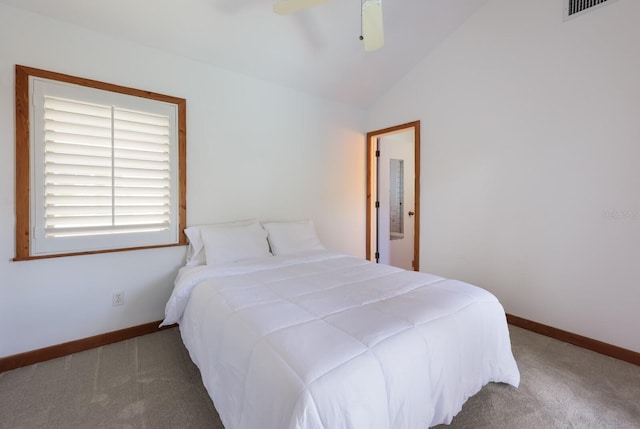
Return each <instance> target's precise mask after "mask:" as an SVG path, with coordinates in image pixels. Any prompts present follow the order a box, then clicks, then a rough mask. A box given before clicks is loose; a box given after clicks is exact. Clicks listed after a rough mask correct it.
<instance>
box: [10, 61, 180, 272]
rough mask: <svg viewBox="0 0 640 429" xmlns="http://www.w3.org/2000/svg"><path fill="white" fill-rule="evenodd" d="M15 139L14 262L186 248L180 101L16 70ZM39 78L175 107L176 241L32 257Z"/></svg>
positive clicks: (63, 76)
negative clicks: (34, 101)
mask: <svg viewBox="0 0 640 429" xmlns="http://www.w3.org/2000/svg"><path fill="white" fill-rule="evenodd" d="M15 74H16V76H15V79H16V80H15V91H16V92H15V120H16V128H15V133H16V134H15V139H16V153H15V161H16V178H15V180H16V194H15V208H16V243H15V244H16V257H15V258H14V259H13V260H14V261H23V260H31V259H42V258H53V257H62V256H72V255H86V254H95V253H109V252H120V251H125V250H139V249H149V248H160V247H172V246H183V245H186V244H187V238H186V235H185V233H184V229H185V228H186V219H187V205H186V185H187V161H186V158H187V157H186V154H187V128H186V122H187V101H186V100H185V99H183V98H178V97H172V96H168V95H163V94H158V93H154V92H150V91H144V90H140V89H134V88H128V87H124V86H120V85H114V84H110V83H105V82H100V81H96V80H91V79H85V78H80V77H76V76H70V75H66V74H62V73H56V72H51V71H47V70H41V69H36V68H32V67H27V66H22V65H16V66H15ZM32 76H33V77H39V78H44V79H49V80H53V81H59V82H64V83H70V84H75V85H80V86H86V87H89V88H96V89H101V90H104V91H110V92H115V93H120V94H126V95H131V96H136V97H141V98H148V99H151V100H156V101H162V102H166V103H171V104H175V105H176V106H177V107H178V130H177V131H178V188H179V189H178V213H177V215H178V241H177V243H168V244H160V245H152V246H140V247H127V248H113V249H104V250H102V249H101V250H88V251H80V252H73V253H56V254H47V255H32V254H31V220H30V219H31V170H30V168H31V165H30V160H31V135H30V129H31V127H30V120H29V114H30V103H29V78H30V77H32Z"/></svg>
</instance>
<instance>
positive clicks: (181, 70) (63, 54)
mask: <svg viewBox="0 0 640 429" xmlns="http://www.w3.org/2000/svg"><path fill="white" fill-rule="evenodd" d="M0 41H1V42H0V357H2V356H8V355H13V354H17V353H21V352H24V351H29V350H34V349H38V348H41V347H45V346H49V345H54V344H59V343H62V342H66V341H72V340H76V339H80V338H85V337H88V336H92V335H96V334H100V333H104V332H109V331H113V330H117V329H122V328H126V327H130V326H135V325H139V324H143V323H147V322H152V321H155V320H159V319H161V318H162V317H163V310H164V303H165V301H166V299H167V298H168V296H169V294H170V291H171V288H172V283H173V279H174V276H175V273H176V271H177V269H178V267H179V266H180V265H181V264H182V263H183V260H184V256H185V252H186V248H185V247H178V248H168V249H155V250H144V251H133V252H120V253H111V254H103V255H88V256H76V257H66V258H53V259H48V260H37V261H25V262H11V259H12V258H13V257H14V256H15V255H14V247H15V237H14V236H15V213H14V211H15V208H14V193H15V191H14V189H15V181H14V176H15V171H14V169H15V167H14V154H15V151H14V113H13V109H14V101H13V98H14V97H13V96H14V65H15V64H22V65H27V66H31V67H37V68H42V69H47V70H52V71H57V72H62V73H67V74H72V75H75V76H81V77H86V78H91V79H96V80H101V81H106V82H109V83H115V84H119V85H125V86H131V87H136V88H140V89H146V90H150V91H155V92H159V93H165V94H168V95H173V96H178V97H183V98H186V99H187V127H188V131H187V164H188V177H187V182H188V192H187V218H188V219H187V221H188V224H189V225H192V224H196V223H205V222H213V221H226V220H235V219H246V218H258V219H262V220H284V219H296V218H313V219H314V220H315V223H316V227H317V229H318V232H319V235H320V238H321V240H322V241H323V242H324V243H325V245H327V247H330V248H333V249H335V250H338V251H343V252H347V253H351V254H354V255H357V256H364V242H365V237H364V227H365V226H364V217H365V215H364V209H365V173H364V168H365V166H364V161H365V145H364V136H363V134H362V131H363V124H364V122H363V121H364V112H363V111H360V110H357V109H352V108H349V107H345V106H343V105H339V104H335V103H330V102H328V101H324V100H321V99H318V98H313V97H309V96H306V95H303V94H300V93H297V92H294V91H291V90H288V89H285V88H283V87H280V86H277V85H272V84H269V83H266V82H262V81H259V80H254V79H251V78H248V77H245V76H242V75H238V74H235V73H232V72H228V71H225V70H221V69H219V68H215V67H211V66H207V65H204V64H202V63H197V62H193V61H189V60H186V59H183V58H179V57H175V56H171V55H168V54H164V53H161V52H158V51H156V50H153V49H149V48H146V47H143V46H139V45H134V44H130V43H127V42H124V41H121V40H116V39H113V38H110V37H106V36H101V35H99V34H96V33H93V32H90V31H87V30H85V29H81V28H78V27H73V26H70V25H68V24H63V23H60V22H56V21H53V20H50V19H48V18H44V17H42V16H39V15H35V14H31V13H27V12H24V11H21V10H17V9H13V8H10V7H7V6H4V5H0ZM119 290H123V291H124V292H125V305H124V306H123V307H112V306H111V295H112V293H113V292H114V291H119Z"/></svg>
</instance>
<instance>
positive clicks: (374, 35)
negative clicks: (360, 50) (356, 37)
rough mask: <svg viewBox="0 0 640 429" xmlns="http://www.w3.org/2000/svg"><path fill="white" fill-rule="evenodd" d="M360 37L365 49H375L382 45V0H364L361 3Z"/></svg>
mask: <svg viewBox="0 0 640 429" xmlns="http://www.w3.org/2000/svg"><path fill="white" fill-rule="evenodd" d="M362 37H363V39H364V50H365V51H375V50H376V49H380V48H382V47H383V46H384V30H383V27H382V0H364V2H363V3H362Z"/></svg>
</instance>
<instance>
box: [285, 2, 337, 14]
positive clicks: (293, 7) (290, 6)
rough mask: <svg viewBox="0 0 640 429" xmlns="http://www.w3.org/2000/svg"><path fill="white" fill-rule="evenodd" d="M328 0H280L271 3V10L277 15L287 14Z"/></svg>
mask: <svg viewBox="0 0 640 429" xmlns="http://www.w3.org/2000/svg"><path fill="white" fill-rule="evenodd" d="M328 1H330V0H282V1H279V2H277V3H274V4H273V11H274V12H275V13H277V14H278V15H289V14H290V13H294V12H297V11H299V10H302V9H306V8H308V7H312V6H316V5H319V4H322V3H326V2H328Z"/></svg>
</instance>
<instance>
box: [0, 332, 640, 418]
mask: <svg viewBox="0 0 640 429" xmlns="http://www.w3.org/2000/svg"><path fill="white" fill-rule="evenodd" d="M509 328H510V332H511V340H512V346H513V352H514V355H515V357H516V361H517V362H518V366H519V368H520V372H521V375H522V381H521V384H520V387H519V388H518V389H515V388H513V387H511V386H508V385H504V384H496V383H490V384H488V385H487V386H485V387H484V388H483V389H482V390H481V391H480V392H479V393H478V394H477V395H475V396H473V397H472V398H470V399H469V400H468V401H467V403H466V404H465V405H464V407H463V408H462V411H461V412H460V413H459V414H458V415H457V416H456V417H455V418H454V419H453V422H452V423H451V425H448V426H447V425H440V426H436V428H438V429H445V428H448V429H457V428H465V429H513V428H516V429H533V428H535V429H538V428H545V429H546V428H576V429H577V428H585V429H601V428H611V429H613V428H615V429H627V428H628V429H640V367H638V366H636V365H633V364H630V363H626V362H622V361H619V360H616V359H613V358H609V357H607V356H603V355H600V354H598V353H594V352H591V351H588V350H584V349H582V348H579V347H575V346H572V345H570V344H566V343H563V342H560V341H557V340H554V339H551V338H547V337H544V336H541V335H538V334H535V333H532V332H529V331H526V330H523V329H520V328H517V327H514V326H510V327H509ZM9 428H11V429H19V428H24V429H35V428H52V429H57V428H60V429H63V428H64V429H70V428H87V429H88V428H91V429H96V428H105V429H106V428H109V429H112V428H122V429H125V428H131V429H137V428H145V429H164V428H180V429H187V428H193V429H200V428H202V429H204V428H212V429H224V426H223V425H222V423H221V422H220V418H219V417H218V414H217V412H216V410H215V408H214V406H213V404H212V402H211V400H210V399H209V396H208V395H207V392H206V390H205V388H204V386H203V385H202V381H201V379H200V373H199V371H198V369H197V368H196V367H195V365H194V364H193V363H192V362H191V359H190V358H189V353H188V352H187V350H186V349H185V348H184V345H183V344H182V341H181V339H180V333H179V331H178V329H175V328H174V329H168V330H165V331H160V332H157V333H154V334H150V335H145V336H142V337H138V338H134V339H131V340H127V341H122V342H120V343H116V344H111V345H108V346H104V347H99V348H96V349H92V350H87V351H84V352H81V353H75V354H72V355H69V356H65V357H62V358H59V359H54V360H50V361H47V362H42V363H38V364H35V365H31V366H27V367H24V368H19V369H15V370H12V371H6V372H3V373H0V429H9ZM256 429H259V428H256ZM363 429H366V428H363Z"/></svg>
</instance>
